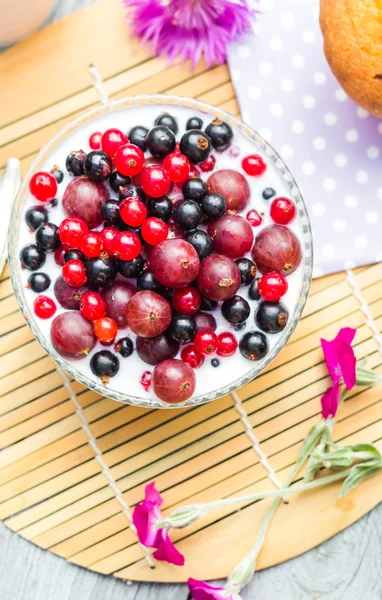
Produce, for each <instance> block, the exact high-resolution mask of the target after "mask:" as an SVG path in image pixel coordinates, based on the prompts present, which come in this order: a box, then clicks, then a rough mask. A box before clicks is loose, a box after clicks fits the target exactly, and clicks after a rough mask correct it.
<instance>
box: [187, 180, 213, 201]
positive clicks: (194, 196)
mask: <svg viewBox="0 0 382 600" xmlns="http://www.w3.org/2000/svg"><path fill="white" fill-rule="evenodd" d="M182 194H183V196H184V198H186V199H187V200H195V202H201V201H202V200H203V198H204V196H205V195H206V194H208V187H207V184H206V182H205V181H203V179H199V177H191V179H187V180H186V181H185V182H184V184H183V186H182Z"/></svg>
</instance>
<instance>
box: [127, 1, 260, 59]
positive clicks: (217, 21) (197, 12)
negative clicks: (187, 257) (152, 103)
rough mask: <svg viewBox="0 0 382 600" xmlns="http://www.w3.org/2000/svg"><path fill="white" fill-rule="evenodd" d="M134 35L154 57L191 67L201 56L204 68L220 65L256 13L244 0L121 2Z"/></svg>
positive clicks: (246, 29) (247, 29) (248, 29)
mask: <svg viewBox="0 0 382 600" xmlns="http://www.w3.org/2000/svg"><path fill="white" fill-rule="evenodd" d="M123 3H124V5H125V7H126V8H127V9H128V17H129V18H130V19H131V21H132V25H133V30H134V33H135V34H136V35H138V36H140V37H141V38H142V41H143V42H144V43H149V44H150V45H151V48H152V51H153V53H154V54H156V55H157V54H160V55H167V56H168V57H169V58H170V60H171V61H173V60H175V59H176V58H177V57H179V59H180V61H181V62H184V61H185V60H187V59H191V61H192V65H193V66H195V65H196V63H197V62H198V60H199V59H200V57H201V56H202V54H203V55H204V58H205V60H206V63H207V65H208V66H209V65H211V64H212V63H213V62H216V63H220V64H221V63H223V62H224V61H225V59H226V56H227V45H228V43H229V42H231V41H232V40H234V39H237V38H238V37H239V36H240V35H241V34H242V33H244V32H246V31H251V21H252V19H253V17H254V16H255V14H256V11H254V10H252V9H250V8H249V5H248V2H247V0H237V1H236V2H232V1H231V0H167V1H166V2H164V1H163V0H123Z"/></svg>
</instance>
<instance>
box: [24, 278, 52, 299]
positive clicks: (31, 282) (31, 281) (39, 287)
mask: <svg viewBox="0 0 382 600" xmlns="http://www.w3.org/2000/svg"><path fill="white" fill-rule="evenodd" d="M49 286H50V277H49V276H48V275H47V274H46V273H32V275H29V277H28V287H30V289H31V290H32V291H33V292H36V294H41V292H45V290H47V289H48V287H49Z"/></svg>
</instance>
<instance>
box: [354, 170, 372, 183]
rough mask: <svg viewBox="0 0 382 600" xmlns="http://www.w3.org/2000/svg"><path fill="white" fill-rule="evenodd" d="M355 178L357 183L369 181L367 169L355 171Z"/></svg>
mask: <svg viewBox="0 0 382 600" xmlns="http://www.w3.org/2000/svg"><path fill="white" fill-rule="evenodd" d="M355 179H356V181H357V183H367V182H368V181H369V173H368V172H367V171H357V173H356V174H355Z"/></svg>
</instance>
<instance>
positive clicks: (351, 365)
mask: <svg viewBox="0 0 382 600" xmlns="http://www.w3.org/2000/svg"><path fill="white" fill-rule="evenodd" d="M355 334H356V330H355V329H352V328H351V327H343V328H342V329H340V331H339V332H338V334H337V335H336V337H335V338H334V340H331V341H330V342H328V341H327V340H323V339H322V340H321V345H322V349H323V351H324V357H325V362H326V364H327V367H328V371H329V375H330V378H331V380H332V381H335V380H336V379H338V378H341V377H343V379H344V381H345V379H346V381H345V384H346V387H348V384H349V385H351V387H353V385H354V383H355V356H354V352H353V349H352V347H351V343H352V341H353V339H354V336H355ZM352 382H353V383H352ZM348 389H350V388H348Z"/></svg>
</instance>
